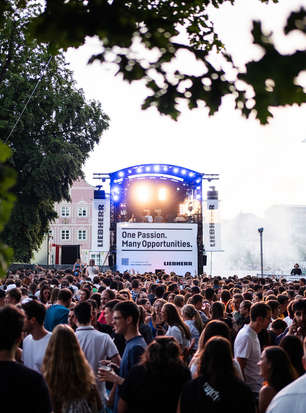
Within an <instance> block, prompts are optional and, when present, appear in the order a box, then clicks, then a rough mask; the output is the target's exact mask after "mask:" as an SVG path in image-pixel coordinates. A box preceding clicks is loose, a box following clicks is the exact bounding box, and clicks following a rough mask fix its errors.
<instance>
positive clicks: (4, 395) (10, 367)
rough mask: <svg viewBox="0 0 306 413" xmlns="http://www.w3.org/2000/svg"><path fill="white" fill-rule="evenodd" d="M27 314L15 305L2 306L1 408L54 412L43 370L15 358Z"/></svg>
mask: <svg viewBox="0 0 306 413" xmlns="http://www.w3.org/2000/svg"><path fill="white" fill-rule="evenodd" d="M23 323H24V315H23V313H22V311H21V310H19V309H17V308H16V307H15V306H12V305H6V306H3V307H1V308H0V400H1V411H7V412H10V413H19V412H28V413H30V412H31V413H51V410H52V407H51V403H50V397H49V392H48V388H47V386H46V383H45V381H44V379H43V377H42V375H41V374H39V373H37V372H36V371H34V370H32V369H29V368H28V367H26V366H24V365H22V364H21V363H17V362H16V361H15V353H16V349H17V346H18V343H19V342H20V340H21V336H22V330H23Z"/></svg>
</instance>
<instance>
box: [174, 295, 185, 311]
mask: <svg viewBox="0 0 306 413" xmlns="http://www.w3.org/2000/svg"><path fill="white" fill-rule="evenodd" d="M173 304H174V305H175V306H176V307H177V308H179V309H181V308H182V307H183V305H184V296H183V295H181V294H178V295H176V296H175V297H174V299H173Z"/></svg>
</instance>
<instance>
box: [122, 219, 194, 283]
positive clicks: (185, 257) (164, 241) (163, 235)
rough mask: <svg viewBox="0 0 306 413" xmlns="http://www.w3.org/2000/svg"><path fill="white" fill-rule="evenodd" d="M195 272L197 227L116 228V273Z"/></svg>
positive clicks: (141, 225)
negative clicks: (131, 271)
mask: <svg viewBox="0 0 306 413" xmlns="http://www.w3.org/2000/svg"><path fill="white" fill-rule="evenodd" d="M156 269H159V270H165V272H166V273H170V272H172V271H173V272H175V273H176V274H178V275H184V274H185V273H186V272H187V271H189V272H190V273H191V274H192V275H195V274H196V273H197V270H198V252H197V225H196V224H164V223H153V224H148V223H118V224H117V270H118V271H120V272H123V271H125V270H128V271H130V270H134V271H135V272H136V273H144V272H155V270H156Z"/></svg>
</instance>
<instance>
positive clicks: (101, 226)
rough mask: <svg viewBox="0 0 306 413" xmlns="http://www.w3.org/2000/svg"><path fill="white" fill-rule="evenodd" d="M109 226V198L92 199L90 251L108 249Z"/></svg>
mask: <svg viewBox="0 0 306 413" xmlns="http://www.w3.org/2000/svg"><path fill="white" fill-rule="evenodd" d="M109 226H110V201H109V199H94V200H93V203H92V245H91V250H92V251H108V250H109V237H110V235H109Z"/></svg>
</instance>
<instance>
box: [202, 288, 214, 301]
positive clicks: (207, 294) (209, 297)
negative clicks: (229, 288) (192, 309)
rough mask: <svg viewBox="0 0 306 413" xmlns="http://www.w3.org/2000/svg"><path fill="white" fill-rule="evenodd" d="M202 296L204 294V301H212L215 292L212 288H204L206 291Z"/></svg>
mask: <svg viewBox="0 0 306 413" xmlns="http://www.w3.org/2000/svg"><path fill="white" fill-rule="evenodd" d="M204 294H205V298H206V300H208V301H212V300H213V299H214V296H215V292H214V290H213V288H206V290H205V291H204Z"/></svg>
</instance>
